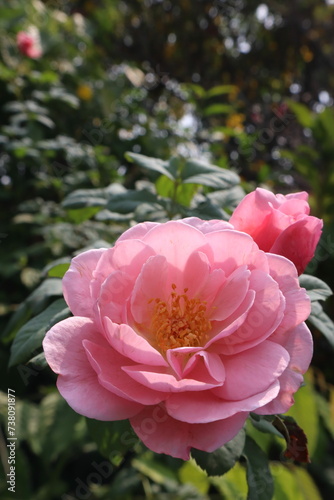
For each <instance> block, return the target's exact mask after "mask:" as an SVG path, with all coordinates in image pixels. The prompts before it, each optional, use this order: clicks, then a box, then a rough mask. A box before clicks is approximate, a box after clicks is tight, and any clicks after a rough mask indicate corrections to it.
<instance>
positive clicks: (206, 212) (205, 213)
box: [184, 198, 229, 221]
mask: <svg viewBox="0 0 334 500" xmlns="http://www.w3.org/2000/svg"><path fill="white" fill-rule="evenodd" d="M184 216H185V217H200V218H201V219H205V220H210V219H222V220H226V221H227V220H228V219H229V215H228V214H227V213H226V212H224V210H222V209H221V208H219V207H217V205H214V204H213V203H212V202H211V200H210V199H209V198H206V199H205V201H202V202H201V203H199V204H198V205H197V206H196V207H194V208H191V209H186V210H184Z"/></svg>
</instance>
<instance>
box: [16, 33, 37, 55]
mask: <svg viewBox="0 0 334 500" xmlns="http://www.w3.org/2000/svg"><path fill="white" fill-rule="evenodd" d="M16 43H17V47H18V49H19V51H20V52H21V53H22V54H24V55H25V56H27V57H30V59H39V58H40V57H41V56H42V48H41V44H40V40H39V35H38V31H37V30H36V29H35V30H31V32H27V31H19V32H18V34H17V36H16Z"/></svg>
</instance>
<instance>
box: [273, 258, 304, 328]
mask: <svg viewBox="0 0 334 500" xmlns="http://www.w3.org/2000/svg"><path fill="white" fill-rule="evenodd" d="M267 257H268V263H269V268H270V274H271V276H272V277H273V278H274V280H275V281H276V282H277V283H278V285H279V287H280V290H281V291H282V293H283V295H284V297H285V310H284V316H283V319H282V322H281V323H280V325H279V327H278V328H277V331H276V333H280V332H286V331H287V330H291V329H292V328H294V327H295V326H297V325H299V324H300V323H302V322H303V321H305V320H306V319H307V318H308V317H309V315H310V312H311V302H310V299H309V296H308V295H307V293H306V290H304V288H300V285H299V281H298V276H297V271H296V268H295V266H294V265H293V264H292V262H290V261H289V260H287V259H286V258H285V257H281V256H280V255H274V254H267Z"/></svg>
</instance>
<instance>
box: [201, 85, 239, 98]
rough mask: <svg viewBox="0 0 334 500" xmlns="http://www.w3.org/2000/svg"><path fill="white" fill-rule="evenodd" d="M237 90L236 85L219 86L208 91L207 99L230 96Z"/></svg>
mask: <svg viewBox="0 0 334 500" xmlns="http://www.w3.org/2000/svg"><path fill="white" fill-rule="evenodd" d="M236 89H237V87H236V86H235V85H217V86H215V87H212V88H211V89H210V90H208V91H207V93H206V95H205V97H206V98H210V97H216V96H217V95H223V94H229V93H230V92H234V91H235V90H236Z"/></svg>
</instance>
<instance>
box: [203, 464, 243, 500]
mask: <svg viewBox="0 0 334 500" xmlns="http://www.w3.org/2000/svg"><path fill="white" fill-rule="evenodd" d="M209 479H210V482H211V483H212V484H213V485H214V486H215V487H216V488H217V489H218V490H219V491H220V492H221V494H222V496H223V499H224V500H246V497H247V490H248V488H247V481H246V470H245V467H243V466H242V465H241V464H240V463H238V462H237V463H236V464H235V466H234V467H233V469H231V470H229V471H228V472H227V473H226V474H224V475H223V476H220V477H217V476H215V477H210V478H209Z"/></svg>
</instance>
